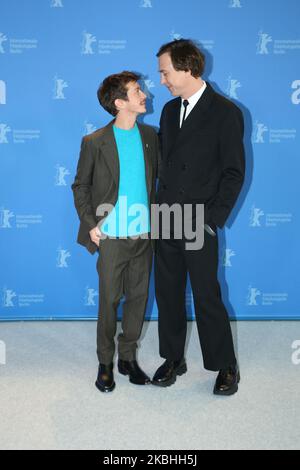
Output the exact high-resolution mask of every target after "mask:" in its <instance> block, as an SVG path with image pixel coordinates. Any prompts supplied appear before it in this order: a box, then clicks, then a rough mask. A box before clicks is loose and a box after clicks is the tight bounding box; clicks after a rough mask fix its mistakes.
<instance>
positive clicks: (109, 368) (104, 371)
mask: <svg viewBox="0 0 300 470" xmlns="http://www.w3.org/2000/svg"><path fill="white" fill-rule="evenodd" d="M95 385H96V387H97V388H98V390H100V392H112V391H113V389H114V388H115V386H116V384H115V382H114V374H113V364H109V365H105V364H100V365H99V371H98V377H97V380H96V383H95Z"/></svg>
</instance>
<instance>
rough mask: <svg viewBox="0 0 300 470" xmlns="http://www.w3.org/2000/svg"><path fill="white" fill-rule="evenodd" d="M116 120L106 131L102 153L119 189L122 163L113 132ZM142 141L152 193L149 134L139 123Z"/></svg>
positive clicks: (148, 184)
mask: <svg viewBox="0 0 300 470" xmlns="http://www.w3.org/2000/svg"><path fill="white" fill-rule="evenodd" d="M114 122H115V120H113V121H111V122H110V123H109V124H108V125H107V126H106V129H105V133H104V134H103V138H102V141H101V144H100V145H101V151H102V154H103V156H104V158H105V161H106V163H107V166H108V168H109V169H110V172H111V174H112V177H113V179H114V181H115V183H116V186H117V188H119V182H120V162H119V155H118V148H117V143H116V139H115V136H114V131H113V124H114ZM137 125H138V128H139V131H140V135H141V140H142V144H143V154H144V161H145V173H146V183H147V188H148V192H150V191H151V179H152V165H151V155H150V148H149V143H148V139H147V134H146V131H145V128H144V127H143V126H142V125H141V124H139V123H137Z"/></svg>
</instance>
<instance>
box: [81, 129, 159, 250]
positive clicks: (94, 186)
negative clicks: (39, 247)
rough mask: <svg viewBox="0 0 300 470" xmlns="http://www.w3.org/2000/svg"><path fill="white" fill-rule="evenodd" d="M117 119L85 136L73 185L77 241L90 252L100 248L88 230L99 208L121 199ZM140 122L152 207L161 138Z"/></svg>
mask: <svg viewBox="0 0 300 470" xmlns="http://www.w3.org/2000/svg"><path fill="white" fill-rule="evenodd" d="M114 121H115V120H113V121H111V122H110V123H109V124H108V125H107V126H105V127H103V128H101V129H98V130H97V131H95V132H93V133H92V134H89V135H87V136H85V137H83V139H82V142H81V150H80V156H79V161H78V165H77V173H76V176H75V180H74V183H73V184H72V190H73V195H74V203H75V207H76V210H77V213H78V216H79V219H80V227H79V232H78V237H77V242H78V243H79V244H81V245H83V246H85V247H86V248H87V249H88V251H89V252H90V253H91V254H94V253H95V252H96V251H97V250H98V247H97V245H96V244H95V243H94V242H92V240H91V238H90V234H89V232H90V230H92V229H93V228H95V227H96V225H97V224H98V223H99V222H100V220H101V218H103V216H102V217H100V216H97V215H96V210H97V207H98V206H99V205H100V204H105V203H107V204H112V206H115V204H116V202H117V199H118V192H119V178H120V168H119V157H118V150H117V145H116V141H115V137H114V132H113V124H114ZM137 124H138V128H139V131H140V134H141V138H142V143H143V150H144V159H145V172H146V175H145V176H146V186H147V194H148V201H149V208H150V204H151V203H154V201H155V182H156V177H157V165H158V163H157V162H158V151H159V148H158V145H159V144H158V137H157V134H156V132H155V130H154V129H153V128H152V127H151V126H148V125H146V124H140V123H137ZM105 217H106V216H105ZM100 245H101V242H100Z"/></svg>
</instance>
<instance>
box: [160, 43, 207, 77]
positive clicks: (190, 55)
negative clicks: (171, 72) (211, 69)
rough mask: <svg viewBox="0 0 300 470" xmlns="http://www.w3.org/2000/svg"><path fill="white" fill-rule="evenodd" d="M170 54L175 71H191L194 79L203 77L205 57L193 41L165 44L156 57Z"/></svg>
mask: <svg viewBox="0 0 300 470" xmlns="http://www.w3.org/2000/svg"><path fill="white" fill-rule="evenodd" d="M166 52H167V53H169V54H170V56H171V60H172V64H173V67H174V69H175V70H184V71H185V72H188V71H189V70H190V71H191V74H192V76H193V77H195V78H198V77H200V76H201V75H202V73H203V71H204V65H205V56H204V54H203V53H202V52H201V51H200V49H199V47H198V46H197V45H196V43H195V42H193V41H192V40H191V39H177V40H175V41H172V42H168V43H167V44H163V45H162V46H161V48H160V49H159V51H158V53H157V54H156V57H160V56H161V55H162V54H165V53H166Z"/></svg>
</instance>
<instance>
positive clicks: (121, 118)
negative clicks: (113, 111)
mask: <svg viewBox="0 0 300 470" xmlns="http://www.w3.org/2000/svg"><path fill="white" fill-rule="evenodd" d="M136 118H137V115H136V114H123V113H122V112H121V111H119V112H118V114H117V117H116V120H115V123H114V125H115V126H116V127H119V128H120V129H124V130H130V129H132V128H133V127H134V125H135V123H136Z"/></svg>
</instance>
